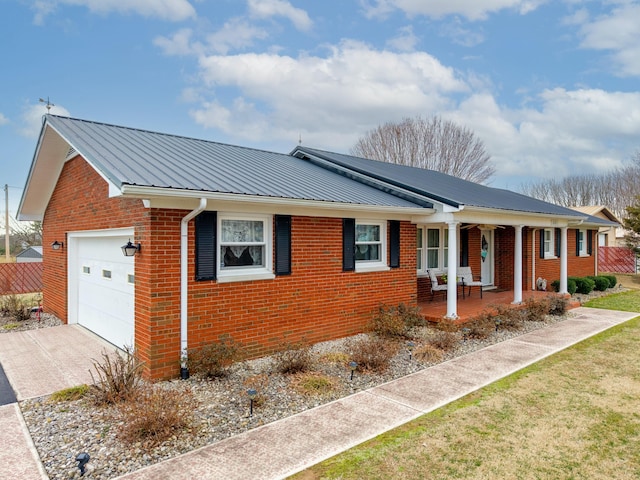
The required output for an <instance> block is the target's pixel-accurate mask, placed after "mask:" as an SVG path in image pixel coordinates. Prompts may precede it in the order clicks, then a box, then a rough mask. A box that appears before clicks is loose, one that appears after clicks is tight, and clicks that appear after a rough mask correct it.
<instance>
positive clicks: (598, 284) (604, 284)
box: [588, 275, 609, 292]
mask: <svg viewBox="0 0 640 480" xmlns="http://www.w3.org/2000/svg"><path fill="white" fill-rule="evenodd" d="M588 278H590V279H591V280H593V283H594V284H595V286H594V287H593V289H594V290H595V291H596V292H604V291H605V290H606V289H607V288H609V279H608V278H607V277H605V276H603V275H597V276H595V277H594V276H590V277H588Z"/></svg>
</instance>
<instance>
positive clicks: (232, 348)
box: [187, 338, 243, 378]
mask: <svg viewBox="0 0 640 480" xmlns="http://www.w3.org/2000/svg"><path fill="white" fill-rule="evenodd" d="M188 353H189V354H188V356H187V367H188V368H189V371H190V372H192V373H194V374H196V375H202V376H204V377H205V378H217V377H224V376H225V375H226V374H227V373H228V369H229V367H230V366H231V365H233V363H234V362H237V361H239V360H241V359H242V358H243V348H242V345H241V344H239V343H237V342H235V341H234V340H233V339H231V338H227V339H224V340H222V341H221V342H219V343H210V344H208V345H204V346H201V347H198V348H193V349H189V352H188Z"/></svg>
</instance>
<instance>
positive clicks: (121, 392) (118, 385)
mask: <svg viewBox="0 0 640 480" xmlns="http://www.w3.org/2000/svg"><path fill="white" fill-rule="evenodd" d="M143 366H144V363H143V362H141V361H140V359H139V358H138V355H137V353H136V352H135V351H134V350H133V349H132V348H130V347H125V349H124V351H123V352H120V351H119V350H116V351H115V353H114V354H111V355H109V354H108V353H107V352H103V353H102V362H99V361H97V360H94V361H93V367H94V369H95V370H96V375H97V380H96V378H95V377H94V376H93V372H91V371H89V373H90V374H91V380H92V381H93V385H92V386H91V395H92V397H93V399H94V401H95V402H96V403H98V404H103V403H119V402H122V401H125V400H129V399H130V398H132V397H133V396H134V395H135V394H136V393H137V391H138V390H139V389H140V385H141V382H142V367H143Z"/></svg>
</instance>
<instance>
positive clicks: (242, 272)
mask: <svg viewBox="0 0 640 480" xmlns="http://www.w3.org/2000/svg"><path fill="white" fill-rule="evenodd" d="M223 220H256V221H261V222H263V225H264V229H263V232H264V237H265V248H264V257H265V258H264V267H256V268H242V269H237V270H223V269H222V268H220V261H221V260H220V258H219V257H220V239H221V238H222V221H223ZM217 232H218V234H217V238H216V256H217V262H216V273H217V275H216V277H217V281H218V282H219V283H227V282H246V281H249V280H273V279H274V278H276V276H275V274H274V273H273V248H274V246H273V215H260V214H255V215H252V214H244V213H228V212H223V213H218V226H217Z"/></svg>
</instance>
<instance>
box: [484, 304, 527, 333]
mask: <svg viewBox="0 0 640 480" xmlns="http://www.w3.org/2000/svg"><path fill="white" fill-rule="evenodd" d="M492 307H493V308H494V309H495V311H496V314H495V317H494V321H497V322H499V325H500V328H503V329H505V330H520V329H521V328H522V327H523V325H524V320H525V318H527V312H526V311H525V310H524V309H522V308H513V307H511V306H509V305H501V304H498V305H493V306H492Z"/></svg>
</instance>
